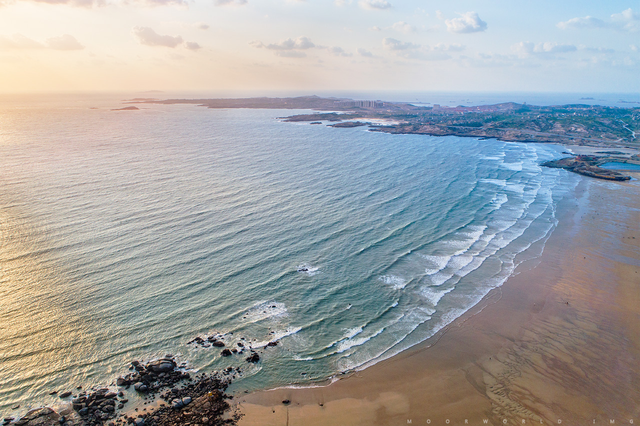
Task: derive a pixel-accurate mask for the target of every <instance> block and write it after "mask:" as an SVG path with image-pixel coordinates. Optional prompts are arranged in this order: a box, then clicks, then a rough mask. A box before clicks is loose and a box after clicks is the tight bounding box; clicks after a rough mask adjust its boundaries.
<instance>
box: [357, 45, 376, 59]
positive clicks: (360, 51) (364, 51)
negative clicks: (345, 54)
mask: <svg viewBox="0 0 640 426" xmlns="http://www.w3.org/2000/svg"><path fill="white" fill-rule="evenodd" d="M358 55H360V56H363V57H365V58H373V53H371V52H369V51H368V50H367V49H363V48H362V47H359V48H358Z"/></svg>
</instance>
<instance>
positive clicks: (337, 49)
mask: <svg viewBox="0 0 640 426" xmlns="http://www.w3.org/2000/svg"><path fill="white" fill-rule="evenodd" d="M329 52H331V53H332V54H333V55H334V56H345V57H349V56H353V54H351V53H347V52H345V51H344V49H343V48H342V47H338V46H333V47H330V48H329Z"/></svg>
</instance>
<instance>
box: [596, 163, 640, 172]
mask: <svg viewBox="0 0 640 426" xmlns="http://www.w3.org/2000/svg"><path fill="white" fill-rule="evenodd" d="M600 167H602V168H603V169H609V170H638V171H640V165H638V164H631V163H618V162H616V161H613V162H609V163H604V164H602V165H601V166H600Z"/></svg>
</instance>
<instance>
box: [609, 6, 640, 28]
mask: <svg viewBox="0 0 640 426" xmlns="http://www.w3.org/2000/svg"><path fill="white" fill-rule="evenodd" d="M611 20H612V21H613V25H614V26H616V27H617V28H618V29H620V30H622V31H628V32H631V33H635V32H638V31H640V15H638V14H637V13H634V12H633V10H631V8H629V9H627V10H625V11H623V12H621V13H614V14H613V15H611Z"/></svg>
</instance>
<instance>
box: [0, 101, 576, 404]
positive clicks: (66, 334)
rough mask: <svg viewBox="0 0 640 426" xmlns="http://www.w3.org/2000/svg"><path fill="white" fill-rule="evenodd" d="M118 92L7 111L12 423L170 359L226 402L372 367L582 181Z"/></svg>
mask: <svg viewBox="0 0 640 426" xmlns="http://www.w3.org/2000/svg"><path fill="white" fill-rule="evenodd" d="M120 99H121V98H113V97H109V96H97V95H96V96H93V97H91V96H84V97H74V96H67V97H53V96H51V97H44V98H39V97H36V96H32V97H27V98H17V97H16V98H4V99H2V100H0V185H1V186H0V358H1V362H0V384H1V386H0V413H2V414H3V415H9V414H14V415H15V414H20V413H24V412H25V411H26V410H27V409H28V408H29V407H35V406H40V405H52V404H53V405H55V404H58V403H59V402H60V400H59V398H57V397H56V396H51V395H49V392H51V391H52V390H59V391H64V390H74V389H75V387H76V386H80V385H82V386H83V387H84V388H88V387H91V386H106V385H112V384H113V383H115V379H116V378H117V377H118V376H119V375H121V374H123V373H125V372H127V371H128V370H127V367H128V364H129V362H130V361H132V360H134V359H142V360H151V359H154V358H157V357H160V356H163V355H164V354H167V353H171V354H173V355H175V356H176V357H177V358H178V359H179V360H180V361H181V362H184V368H185V369H189V370H193V371H214V370H221V369H223V368H225V367H227V366H232V367H241V368H242V374H241V375H240V376H239V377H237V378H236V380H235V381H234V383H233V385H232V388H231V389H232V390H233V391H237V392H241V391H245V390H247V391H252V390H257V389H266V388H272V387H279V386H289V385H296V386H308V385H314V384H318V383H324V382H326V381H327V380H331V378H333V377H336V376H338V375H340V374H341V373H343V372H348V371H353V370H357V369H362V368H366V367H367V366H370V365H372V364H374V363H376V362H379V361H380V360H383V359H386V358H388V357H390V356H393V355H395V354H397V353H399V352H401V351H403V350H405V349H407V348H409V347H411V346H413V345H415V344H417V343H420V342H423V341H425V340H426V339H428V338H429V337H430V336H433V335H434V333H436V332H437V331H438V330H440V329H442V328H443V327H444V326H446V325H447V324H449V323H451V322H452V321H453V320H455V319H456V318H457V317H459V316H460V315H462V314H463V313H464V312H466V311H468V310H469V309H470V308H471V307H473V306H474V305H476V304H477V303H478V302H479V301H480V300H481V299H482V298H483V297H484V296H485V295H486V294H487V293H488V292H489V291H490V290H491V289H493V288H496V287H498V286H500V285H502V284H503V283H504V282H505V280H506V279H507V278H508V277H509V276H510V275H511V274H512V273H513V272H514V270H515V268H516V267H517V266H518V265H519V264H520V263H522V262H523V261H525V260H530V259H535V258H536V257H538V256H540V254H541V253H542V250H543V249H544V243H545V241H546V239H547V238H548V237H549V235H550V234H551V232H552V231H553V229H554V227H555V225H556V223H557V221H556V213H557V212H556V208H557V206H558V201H559V200H560V199H562V198H563V197H566V196H571V194H572V191H573V190H574V188H575V186H576V185H577V183H578V182H579V180H580V179H582V178H581V177H580V176H578V175H574V174H571V173H568V172H566V171H564V170H561V169H549V168H543V167H541V166H540V163H542V162H543V161H546V160H550V159H555V158H559V157H561V156H562V151H563V149H562V148H561V147H559V146H555V145H541V144H520V143H505V142H500V141H495V140H478V139H475V138H459V137H430V136H420V135H390V134H384V133H376V132H370V131H368V130H367V129H366V128H352V129H334V128H330V127H327V126H325V125H309V124H308V123H285V122H282V121H281V120H278V117H283V116H287V115H292V114H294V113H305V112H308V111H292V110H247V109H238V110H232V109H227V110H212V109H206V108H202V107H198V106H194V105H171V106H168V105H144V106H142V107H141V110H140V111H111V108H120V107H121V106H122V105H121V103H120ZM214 334H215V335H216V336H218V337H219V338H220V339H221V340H222V341H223V342H224V343H225V345H226V346H227V347H229V348H231V347H236V348H238V346H237V344H238V342H243V343H245V344H246V343H247V342H249V343H250V344H251V345H252V346H253V347H254V348H260V349H259V350H258V352H259V354H260V357H261V361H260V362H259V363H257V364H251V363H248V362H246V361H245V357H246V355H247V352H245V353H244V354H242V355H239V354H235V355H232V356H231V357H226V358H225V357H222V356H221V355H220V349H221V348H218V347H201V346H197V345H193V344H189V343H188V342H190V341H191V340H193V339H194V338H195V337H197V336H201V337H202V336H210V335H214ZM272 341H277V342H278V344H277V346H275V347H267V346H266V345H267V343H269V342H272ZM18 404H20V405H21V407H20V408H17V409H12V407H13V406H16V405H18Z"/></svg>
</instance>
